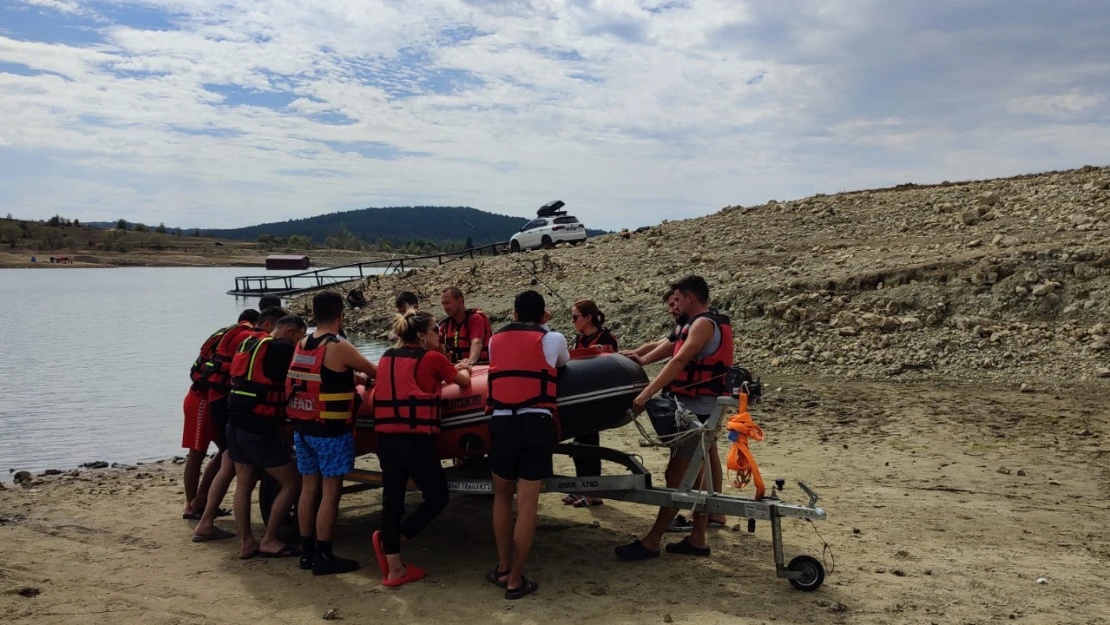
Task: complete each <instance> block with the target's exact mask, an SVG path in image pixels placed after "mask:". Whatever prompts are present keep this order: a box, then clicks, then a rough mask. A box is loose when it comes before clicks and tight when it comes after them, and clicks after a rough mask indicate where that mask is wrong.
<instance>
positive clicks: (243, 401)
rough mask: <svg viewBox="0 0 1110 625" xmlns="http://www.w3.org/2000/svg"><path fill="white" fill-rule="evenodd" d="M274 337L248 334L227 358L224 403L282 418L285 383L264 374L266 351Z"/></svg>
mask: <svg viewBox="0 0 1110 625" xmlns="http://www.w3.org/2000/svg"><path fill="white" fill-rule="evenodd" d="M273 340H274V337H272V336H270V335H266V336H263V337H258V336H250V337H248V338H247V339H246V340H245V341H243V344H242V345H240V346H239V350H238V351H236V352H235V357H234V358H232V360H231V394H230V395H229V397H228V406H229V407H233V408H235V409H236V410H239V411H249V412H250V413H251V414H254V415H258V416H260V417H274V418H284V417H285V401H286V400H285V384H284V383H283V382H274V381H273V380H271V379H270V378H268V377H266V368H265V367H264V366H263V365H262V363H263V362H265V361H266V353H267V351H268V349H269V346H270V343H271V342H272V341H273Z"/></svg>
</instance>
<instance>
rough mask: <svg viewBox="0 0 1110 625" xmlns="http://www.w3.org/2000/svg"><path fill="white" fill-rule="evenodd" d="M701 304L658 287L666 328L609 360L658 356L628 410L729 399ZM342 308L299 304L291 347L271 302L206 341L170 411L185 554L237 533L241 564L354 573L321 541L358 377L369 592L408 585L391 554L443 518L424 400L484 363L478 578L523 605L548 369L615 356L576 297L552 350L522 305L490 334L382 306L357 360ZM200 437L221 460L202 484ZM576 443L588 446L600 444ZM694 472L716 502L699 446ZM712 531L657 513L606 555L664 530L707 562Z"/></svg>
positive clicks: (580, 470)
mask: <svg viewBox="0 0 1110 625" xmlns="http://www.w3.org/2000/svg"><path fill="white" fill-rule="evenodd" d="M708 300H709V288H708V285H707V284H706V282H705V280H704V279H702V278H700V277H698V276H690V277H688V278H684V279H683V280H680V281H678V282H676V283H674V284H672V285H670V288H669V289H668V291H667V293H666V295H665V297H664V301H665V303H666V305H667V307H668V310H669V312H670V313H671V315H672V316H673V317H674V318H675V320H676V327H675V331H674V332H673V333H672V334H671V335H670V336H669V337H667V338H664V339H661V340H659V341H655V342H652V343H648V344H646V345H643V346H640V347H639V348H637V349H635V350H631V351H623V352H620V353H622V354H623V355H625V356H627V357H629V358H631V359H633V360H635V361H636V362H639V363H641V364H644V365H647V364H650V363H653V362H658V361H661V360H664V359H668V358H669V359H670V360H669V362H668V363H667V365H666V366H665V367H664V368H663V369H662V371H661V372H660V373H659V374H658V375H657V376H656V377H655V378H654V379H653V380H652V381H651V383H650V384H649V385H648V387H647V388H646V389H644V391H643V392H642V393H640V395H639V396H638V397H637V398H636V399H635V401H634V405H633V409H634V410H635V411H636V412H640V411H642V410H643V409H644V406H645V404H646V403H647V401H648V400H649V399H650V398H651V397H652V396H654V395H655V394H656V393H659V392H661V391H665V392H667V393H670V394H672V395H674V396H676V397H678V398H680V399H681V401H682V402H683V403H684V404H685V405H686V406H687V407H688V408H689V409H690V410H691V411H693V412H694V413H696V414H698V415H699V416H701V417H706V416H708V414H709V413H710V412H711V411H712V410H713V406H714V405H715V403H716V398H717V397H719V396H722V395H727V394H728V393H729V392H730V390H729V389H727V388H725V385H724V383H723V381H722V380H721V377H722V376H721V373H722V371H723V370H726V369H727V368H728V367H730V366H731V365H732V331H731V327H730V325H729V320H728V318H727V317H725V316H723V315H720V314H719V313H717V312H715V311H713V310H710V309H709V307H708ZM346 303H347V302H345V298H344V297H343V296H341V295H339V294H337V293H331V292H323V293H320V294H318V295H316V296H315V297H314V298H313V303H312V316H313V320H314V323H315V330H314V331H313V333H312V334H308V333H307V332H308V327H307V324H306V322H305V321H304V320H303V319H301V318H300V317H297V316H294V315H289V314H287V313H286V312H285V311H284V310H283V309H282V308H281V305H280V304H281V302H280V300H278V299H277V298H273V299H267V298H265V297H264V298H263V300H262V301H261V302H260V305H259V308H260V309H261V312H258V311H255V310H247V311H244V312H243V313H242V314H241V315H240V318H239V321H238V323H237V324H236V325H233V326H229V327H227V328H223V329H221V330H219V331H217V332H216V333H214V334H213V335H212V336H210V337H209V338H208V339H207V340H206V341H205V342H204V344H203V345H202V347H201V350H200V354H199V356H198V358H197V360H196V362H195V363H194V365H193V368H192V372H191V378H192V382H193V384H192V387H191V388H190V391H189V394H188V395H187V397H186V400H185V436H184V440H183V445H184V446H185V447H187V448H188V449H189V450H190V452H189V456H188V459H187V461H186V467H185V491H186V508H185V511H184V514H183V516H184V517H185V518H189V519H197V520H198V521H199V522H198V524H197V526H196V528H195V530H194V534H193V541H195V542H206V541H210V540H218V539H227V538H232V537H234V536H236V535H237V536H238V537H239V557H240V558H253V557H265V558H281V557H299V558H300V566H301V568H302V569H306V570H311V571H312V572H313V574H316V575H326V574H331V573H343V572H349V571H353V570H356V569H357V568H358V566H359V564H358V562H357V561H355V560H350V559H346V558H341V557H339V556H336V555H335V554H334V553H332V538H333V534H334V529H335V523H336V517H337V515H338V509H339V500H340V494H341V486H342V480H343V476H344V475H346V474H347V473H348V472H350V471H351V470H352V469H353V467H354V458H355V446H354V439H353V435H352V430H353V422H354V414H355V412H356V411H357V401H358V399H357V397H356V393H355V388H356V385H357V384H360V383H361V384H370V383H371V381H373V382H372V384H373V391H372V395H373V407H372V414H373V423H374V432H375V436H376V439H375V441H376V453H377V456H378V460H379V464H380V467H381V472H382V519H381V529H380V530H379V531H377V532H375V533H374V534H373V539H372V542H373V545H374V551H375V557H376V560H377V564H378V567H379V570H380V573H381V575H382V584H383V585H385V586H401V585H404V584H406V583H409V582H412V581H416V580H419V579H422V578H423V577H424V576H425V572H424V570H423V569H421V568H419V567H417V566H415V565H413V564H407V563H405V562H404V560H403V559H402V557H401V548H402V545H404V544H405V543H406V542H407V541H410V540H412V539H414V538H416V537H417V536H418V535H419V534H420V533H421V532H422V531H423V530H424V529H425V528H426V527H427V526H428V525H429V524H430V523H431V522H432V521H433V520H434V519H435V518H436V516H437V515H439V514H440V512H442V511H443V510H444V508H445V507H446V506H447V505H448V487H447V479H446V476H445V474H444V469H443V464H442V462H441V460H440V458H439V456H438V455H437V453H436V449H435V438H436V435H437V434H438V433H439V428H440V419H441V413H442V410H443V402H442V400H441V390H442V388H443V386H444V385H445V384H457V385H459V386H460V387H464V388H465V387H467V386H469V384H470V375H471V373H472V370H473V366H474V365H475V364H479V363H488V365H489V369H488V373H487V383H488V389H487V390H488V398H487V412H488V413H489V414H490V415H491V416H490V425H489V433H490V451H489V456H488V463H489V468H490V471H491V473H492V476H493V484H494V503H493V531H494V536H495V540H496V544H497V566H496V567H495V568H494V569H493V570H491V571H489V572H488V574H487V575H486V579H487V581H488V582H490V583H491V584H493V585H495V586H498V587H499V588H501V589H503V590H504V592H505V597H506V598H507V599H518V598H521V597H524V596H527V595H529V594H531V593H533V592H535V591H536V590H537V589H538V588H539V585H538V583H536V582H535V581H534V580H530V579H528V578H527V577H526V576H525V575H524V567H525V563H526V561H527V558H528V553H529V551H530V549H531V545H532V540H533V537H534V535H535V529H536V517H537V511H538V502H539V495H540V492H541V490H542V483H543V480H544V479H546V478H548V477H551V476H552V475H553V454H554V446H555V444H556V442H557V433H556V432H557V428H556V424H555V418H554V417H555V410H556V400H557V397H558V377H559V375H558V371H559V369H560V368H561V367H563V366H565V365H566V364H567V362H569V360H570V358H571V355H570V349H571V345H572V346H573V348H574V349H583V348H589V347H603V348H604V349H606V350H608V351H618V344H617V340H616V338H615V337H614V336H613V334H612V333H611V332H609V330H608V329H606V326H605V316H604V314H603V313H602V312H601V311H600V310H599V309H598V306H597V305H596V304H595V303H594V302H592V301H590V300H580V301H577V302H575V303H574V305H573V307H572V309H571V311H570V312H571V320H572V322H573V324H574V328H575V337H574V341H573V343H572V344H571V345H568V342H567V339H566V337H565V336H564V335H563V334H561V333H559V332H557V331H553V330H551V329H550V328H549V327H548V321H549V320H550V319H551V313H550V311H548V309H547V305H546V302H545V300H544V298H543V296H542V295H540V294H539V293H537V292H535V291H531V290H529V291H524V292H522V293H520V294H519V295H517V296H516V298H515V301H514V304H513V321H512V322H510V323H509V324H507V325H505V326H504V327H502V328H501V329H499V330H498V331H496V332H494V331H493V329H492V327H491V325H490V322H489V319H488V317H487V316H486V315H485V314H484V313H483V312H482V311H481V310H479V309H476V308H468V307H467V306H466V303H465V300H464V296H463V293H462V292H461V290H459V289H457V288H454V287H451V288H448V289H446V290H444V291H443V293H442V295H441V299H440V303H441V305H442V307H443V310H444V312H445V313H446V317H445V318H444V319H443V320H441V321H439V322H437V321H436V319H435V317H433V315H432V314H430V313H428V312H426V311H422V310H420V302H419V298H418V297H417V296H416V295H415V294H413V293H409V292H405V293H401V294H400V295H399V296H397V298H396V301H395V304H396V307H397V314H396V316H395V319H394V323H393V331H394V334H395V336H396V339H397V340H396V345H395V346H394V347H392V348H390V349H389V350H387V351H386V352H385V353H384V354H383V356H382V358H381V360H380V361H379V362H378V363H377V364H374V363H371V362H369V361H368V360H367V359H366V358H365V357H363V356H362V355H361V354H360V353H359V352H358V350H357V349H355V348H354V346H352V345H351V344H350V343H349V342H347V341H345V340H344V339H343V338H341V328H342V324H343V314H344V308H345V304H346ZM286 417H288V419H289V421H291V422H292V423H293V425H294V430H295V433H294V447H295V450H296V454H295V458H294V456H293V454H292V453H291V450H290V449H289V445H288V443H287V442H286V440H285V438H283V435H282V430H281V425H282V424H283V423H284V422H285V419H286ZM210 441H211V442H215V443H216V445H217V447H218V449H219V451H220V453H219V454H217V455H216V456H215V458H214V460H212V461H211V462H209V464H208V466H207V468H206V469H205V470H204V471H203V473H202V472H201V466H202V463H203V460H204V458H205V455H206V453H207V449H208V446H209V442H210ZM575 442H576V443H577V444H580V445H593V446H597V445H599V444H600V435H599V434H597V433H594V434H591V435H588V436H584V437H579V438H578V439H576V440H575ZM695 448H696V442H692V443H683V444H680V445H677V446H675V447H672V449H671V460H670V462H669V463H668V466H667V470H666V481H667V485H668V486H670V487H677V486H678V484H679V482H680V481H681V479H682V476H683V475H684V474H685V472H686V470H687V468H688V467H689V465H690V462H691V459H692V457H693V455H694V453H693V452H694V449H695ZM600 465H601V462H600V460H592V461H591V460H585V459H581V458H575V469H576V472H577V474H578V475H579V476H581V477H586V476H597V475H601V466H600ZM709 466H710V474H711V475H710V479H713V481H714V486H715V488H716V489H717V490H718V492H719V490H720V488H721V485H722V482H723V476H722V474H721V465H720V457H719V455H718V453H717V451H716V446H715V445H714V446H713V447H711V448H710V463H709ZM263 474H268V475H269V476H270V477H271V478H272V479H273V480H274V481H275V482H276V483H277V484H278V485H279V486H280V490H279V492H278V493H277V495H276V496H275V497H273V501H272V505H271V507H270V513H269V519H270V521H271V522H270V523H267V525H266V528H265V531H264V534H263V535H262V537H261V540H256V539H255V538H254V536H253V534H252V530H251V516H250V508H251V506H250V502H251V496H252V492H253V490H254V488H255V485H256V483H257V482H258V480H259V478H260V477H261V476H262V475H263ZM233 478H234V479H235V481H236V489H235V499H234V505H233V510H232V511H231V514H233V515H234V520H235V527H236V534H232V533H231V532H228V531H226V530H223V529H221V528H218V527H217V526H216V525H215V524H214V521H215V520H216V518H218V517H220V516H226V515H227V514H228V511H226V510H224V509H223V508H221V507H220V505H221V502H222V499H223V498H224V496H225V495H226V492H227V489H228V487H229V485H230V483H231V480H232V479H233ZM699 480H700V478H699ZM410 481H411V482H412V483H414V484H415V485H416V486H417V488H418V489H420V491H421V492H422V501H421V503H420V504H419V506H418V507H416V509H415V510H413V511H412V512H411V513H410V514H408V515H407V516H406V514H405V506H404V500H405V493H406V491H407V489H408V484H409V482H410ZM699 486H700V483H699ZM563 501H564V503H566V504H567V505H573V506H576V507H586V506H594V505H600V504H602V503H603V502H602V500H601V499H598V498H592V497H585V496H567V497H566V498H565V499H564V500H563ZM294 502H297V525H298V529H299V531H300V539H301V540H300V545H299V546H297V545H293V544H289V543H286V542H283V541H282V540H281V538H280V536H279V532H278V530H279V528H280V525H281V523H280V520H281V519H284V518H287V517H288V516H289V514H290V509H291V507H292V505H293V503H294ZM514 502H515V506H516V515H515V519H514V514H513V508H514ZM723 525H724V519H723V518H710V517H709V516H707V515H704V514H700V513H696V514H694V515H693V518H692V520H686V519H684V518H682V517H681V516H677V511H675V510H673V509H661V510H660V511H659V513H658V515H657V518H656V521H655V524H654V526H653V527H652V528H651V530H650V531H649V532H648V533H647V534H646V535H645V536H643V537H642V538H640V539H638V540H636V541H634V542H632V543H631V544H628V545H622V546H619V547H617V548H616V554H617V556H618V557H619V558H621V559H623V560H645V559H649V558H654V557H657V556H659V555H660V552H661V542H662V540H663V535H664V533H665V532H667V531H682V532H687V531H688V532H689V535H688V536H687V537H686V538H684V539H683V540H681V541H678V542H675V543H671V544H669V545H667V546H666V551H668V552H670V553H677V554H686V555H695V556H708V555H709V554H710V549H709V547H708V545H707V544H706V530H707V529H708V528H710V527H713V526H717V527H721V526H723Z"/></svg>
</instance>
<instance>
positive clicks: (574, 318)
mask: <svg viewBox="0 0 1110 625" xmlns="http://www.w3.org/2000/svg"><path fill="white" fill-rule="evenodd" d="M586 317H589V315H571V316H570V320H571V321H578V320H579V319H585V318H586Z"/></svg>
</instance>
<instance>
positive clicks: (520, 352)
mask: <svg viewBox="0 0 1110 625" xmlns="http://www.w3.org/2000/svg"><path fill="white" fill-rule="evenodd" d="M545 334H547V330H544V329H543V328H541V327H539V326H536V325H530V324H525V323H510V324H509V325H507V326H505V327H504V328H501V329H500V330H498V331H497V333H496V334H494V335H493V338H491V339H490V343H491V344H493V343H496V344H497V349H496V350H494V352H493V353H495V354H497V358H496V359H495V360H491V361H490V363H489V375H488V376H487V378H486V379H487V380H488V385H489V399H488V400H487V402H486V403H487V405H488V406H489V408H491V409H492V410H512V411H513V414H516V412H517V411H519V410H520V409H522V408H546V409H548V410H550V411H552V413H554V411H555V401H556V398H557V397H558V395H559V372H558V371H557V370H556V369H555V367H553V366H551V364H550V363H548V362H547V357H546V356H544V354H543V336H544V335H545Z"/></svg>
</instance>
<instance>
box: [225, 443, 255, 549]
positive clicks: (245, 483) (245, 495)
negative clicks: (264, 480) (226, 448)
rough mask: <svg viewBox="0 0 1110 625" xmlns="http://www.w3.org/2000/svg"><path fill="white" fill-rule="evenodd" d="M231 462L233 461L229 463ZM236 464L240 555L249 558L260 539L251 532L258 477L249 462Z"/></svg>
mask: <svg viewBox="0 0 1110 625" xmlns="http://www.w3.org/2000/svg"><path fill="white" fill-rule="evenodd" d="M228 464H231V463H228ZM234 464H235V505H234V510H235V531H236V532H237V533H238V534H239V557H240V558H249V557H251V556H252V555H253V554H254V553H255V552H256V551H258V541H256V540H255V539H254V534H253V533H252V532H251V495H252V494H254V485H255V482H257V481H258V480H257V477H256V476H255V474H254V467H252V466H251V465H249V464H240V463H238V462H236V463H234Z"/></svg>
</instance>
